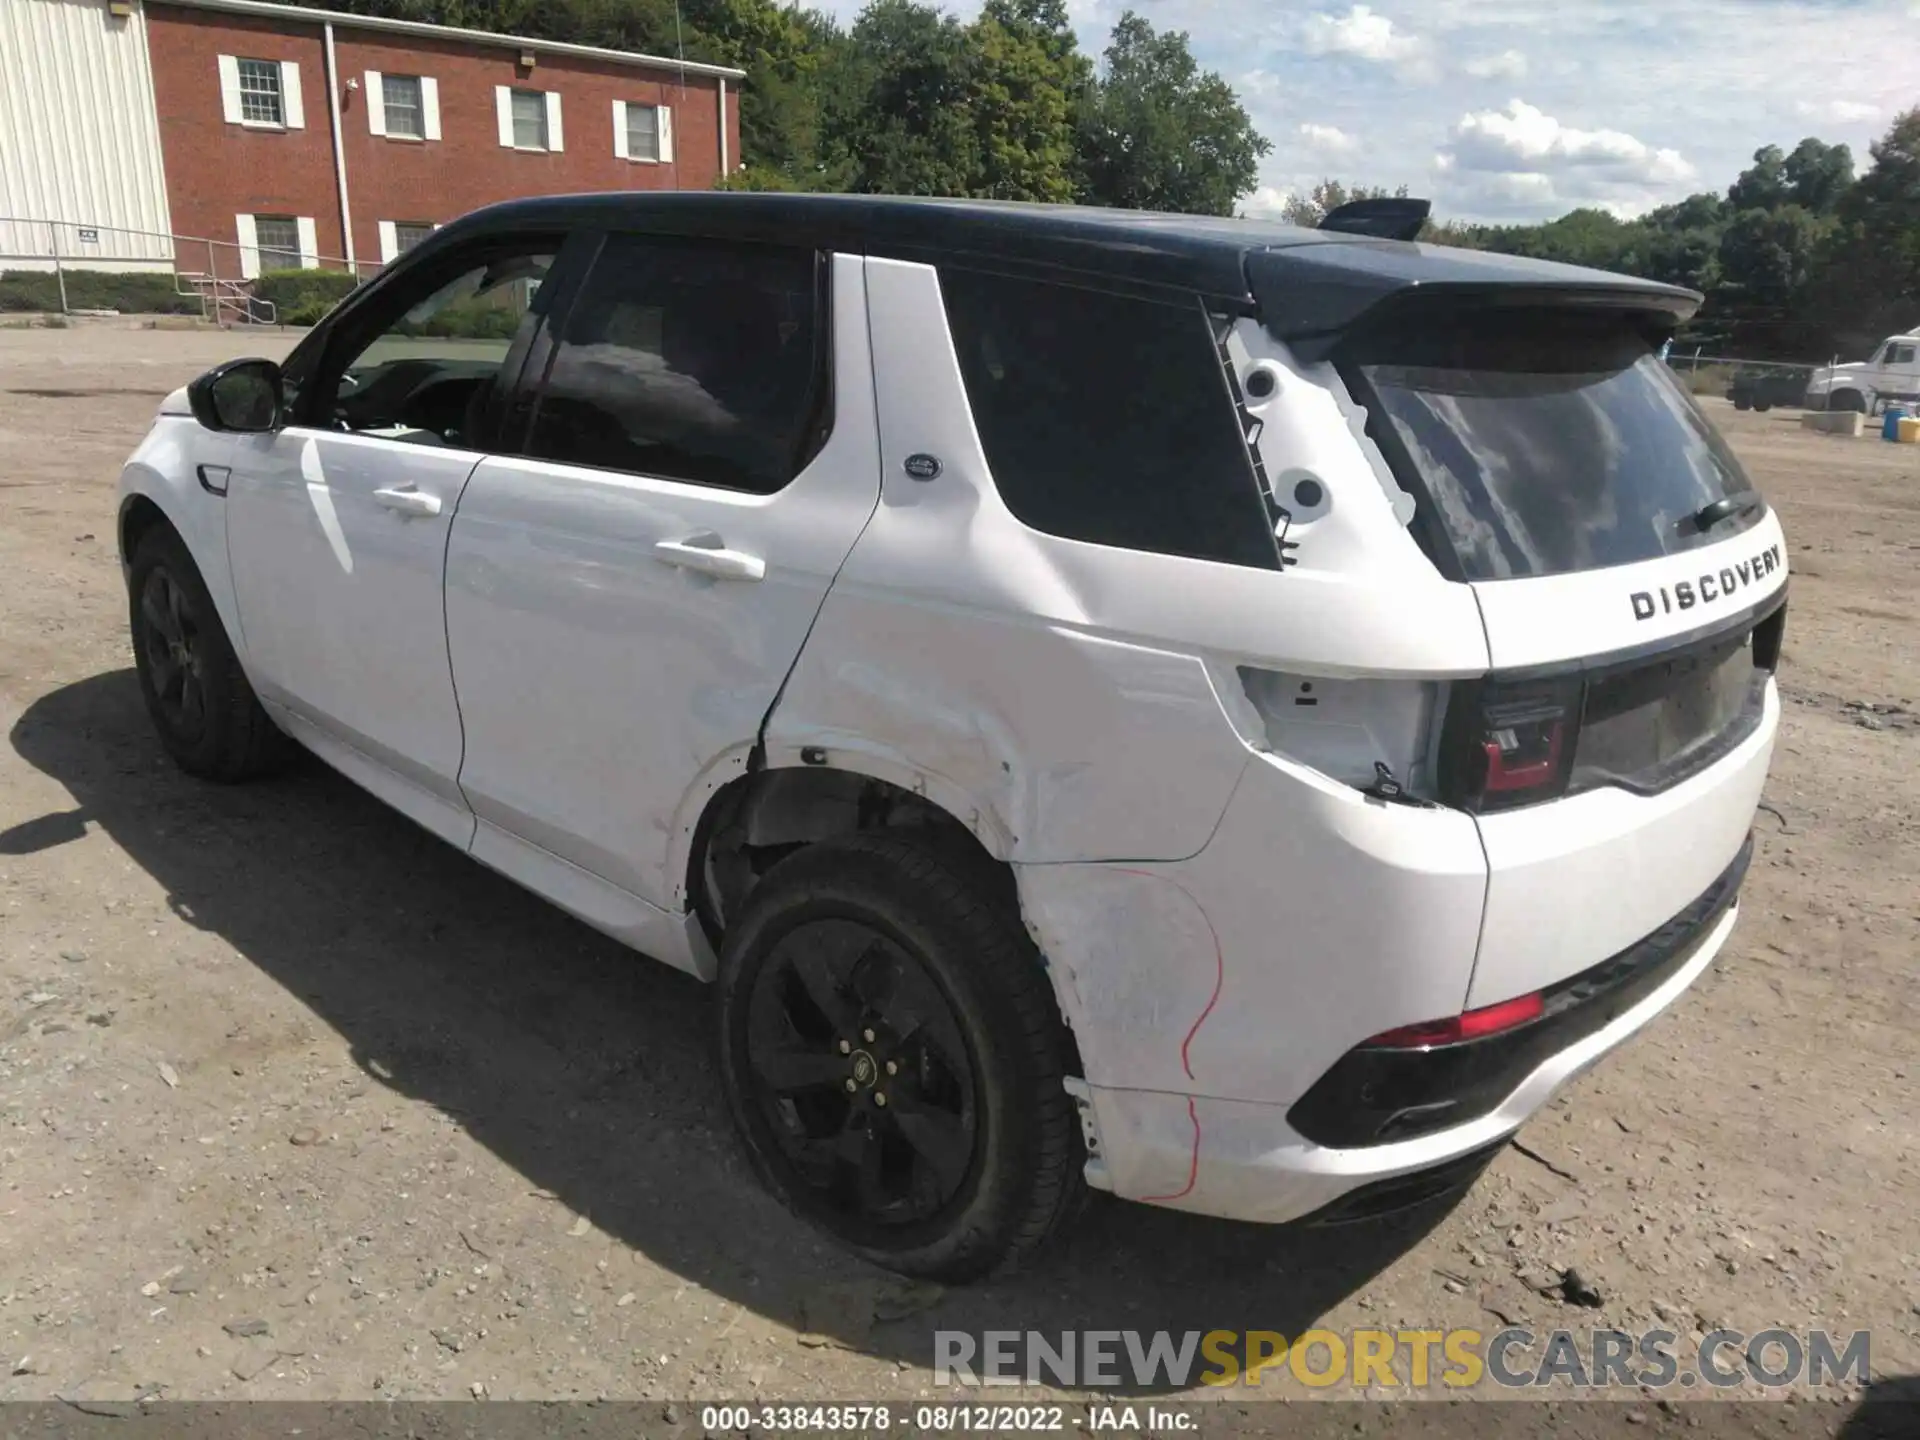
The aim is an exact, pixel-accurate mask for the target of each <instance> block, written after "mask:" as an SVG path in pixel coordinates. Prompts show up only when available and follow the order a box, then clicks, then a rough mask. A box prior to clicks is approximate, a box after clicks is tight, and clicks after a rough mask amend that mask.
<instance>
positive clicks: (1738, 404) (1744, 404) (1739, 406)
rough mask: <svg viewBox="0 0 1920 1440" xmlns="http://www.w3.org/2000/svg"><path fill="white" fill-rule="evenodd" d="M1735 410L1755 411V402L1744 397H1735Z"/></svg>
mask: <svg viewBox="0 0 1920 1440" xmlns="http://www.w3.org/2000/svg"><path fill="white" fill-rule="evenodd" d="M1733 408H1734V409H1736V410H1751V409H1753V401H1751V400H1749V399H1748V398H1747V397H1746V396H1744V395H1736V396H1734V397H1733Z"/></svg>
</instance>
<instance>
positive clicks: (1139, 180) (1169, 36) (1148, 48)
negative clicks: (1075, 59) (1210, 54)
mask: <svg viewBox="0 0 1920 1440" xmlns="http://www.w3.org/2000/svg"><path fill="white" fill-rule="evenodd" d="M1077 129H1078V139H1079V181H1080V183H1079V197H1078V198H1080V199H1081V200H1083V201H1085V202H1086V203H1088V204H1092V205H1112V206H1117V207H1119V208H1121V209H1128V210H1176V211H1185V212H1189V213H1192V214H1199V215H1231V214H1232V213H1233V205H1234V202H1235V201H1236V200H1237V199H1238V198H1239V197H1240V196H1242V195H1244V194H1246V193H1247V192H1248V191H1249V190H1251V189H1253V186H1254V181H1255V179H1256V178H1257V176H1258V173H1259V165H1260V160H1261V158H1262V157H1263V156H1265V155H1266V154H1268V153H1269V152H1270V151H1271V150H1272V148H1273V147H1272V145H1271V144H1270V143H1269V142H1268V141H1267V139H1266V138H1265V137H1264V136H1262V135H1261V134H1260V133H1259V132H1258V131H1257V130H1255V129H1254V127H1253V122H1252V120H1251V119H1250V118H1249V117H1248V115H1247V112H1246V110H1245V109H1244V108H1242V106H1241V104H1240V102H1239V100H1238V99H1237V98H1236V97H1235V95H1234V93H1233V90H1232V89H1231V88H1230V87H1229V86H1228V85H1227V83H1226V81H1224V80H1222V79H1221V78H1220V76H1219V75H1217V74H1215V73H1214V72H1213V71H1211V70H1202V69H1201V68H1200V66H1199V64H1198V63H1197V62H1196V61H1195V60H1194V58H1193V53H1192V51H1191V49H1190V48H1189V46H1188V40H1187V36H1186V34H1185V33H1184V32H1182V31H1177V30H1170V31H1165V32H1156V31H1155V30H1154V28H1153V26H1151V25H1150V24H1148V23H1147V22H1146V21H1145V20H1143V19H1142V18H1141V17H1140V16H1138V15H1136V14H1135V13H1134V12H1133V11H1131V10H1129V11H1127V12H1126V13H1125V14H1124V15H1122V16H1121V17H1120V23H1119V24H1117V25H1115V26H1114V27H1113V36H1112V39H1111V41H1110V42H1109V44H1108V45H1107V49H1106V55H1105V61H1104V64H1103V66H1102V68H1101V73H1100V75H1099V78H1098V80H1097V81H1096V82H1095V83H1094V84H1093V85H1092V86H1091V87H1089V88H1086V89H1084V90H1083V91H1082V99H1081V105H1080V110H1079V116H1078V125H1077Z"/></svg>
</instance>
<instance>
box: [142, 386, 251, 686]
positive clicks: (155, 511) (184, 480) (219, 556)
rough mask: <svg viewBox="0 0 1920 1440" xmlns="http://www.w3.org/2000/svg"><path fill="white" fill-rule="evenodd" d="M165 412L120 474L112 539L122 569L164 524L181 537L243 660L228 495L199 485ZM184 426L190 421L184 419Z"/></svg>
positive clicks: (184, 443) (181, 437) (186, 445)
mask: <svg viewBox="0 0 1920 1440" xmlns="http://www.w3.org/2000/svg"><path fill="white" fill-rule="evenodd" d="M170 419H171V417H165V416H163V417H162V418H161V420H160V422H159V423H158V424H157V425H156V427H155V429H154V431H153V433H152V434H150V435H149V436H148V437H147V440H146V442H145V443H144V444H143V445H142V446H141V447H140V449H139V450H138V451H137V452H135V454H134V457H133V458H132V459H131V460H129V461H128V462H127V464H126V466H125V467H124V468H123V469H122V470H121V472H120V508H119V511H118V513H117V515H116V518H115V532H116V534H115V538H116V540H117V542H118V544H119V549H120V564H121V568H122V570H123V571H125V570H127V569H129V568H130V567H131V566H132V564H133V552H134V547H135V546H137V545H138V544H139V543H140V541H141V539H142V538H144V537H145V536H146V535H148V534H150V533H152V531H153V530H154V529H155V528H156V527H158V526H162V525H164V526H165V527H167V528H168V529H170V530H172V531H173V533H174V534H175V535H177V536H179V537H180V543H181V544H183V545H184V546H186V549H187V554H188V556H189V557H191V558H192V560H193V564H194V568H195V569H196V570H198V571H199V572H200V580H201V583H202V584H204V585H205V586H206V587H207V594H208V595H210V596H211V597H212V598H213V607H214V610H215V611H216V612H217V613H218V615H219V617H220V623H221V624H222V625H223V626H225V627H226V631H227V638H228V640H229V642H230V643H231V644H232V645H233V649H234V653H235V654H236V655H238V656H239V657H240V659H241V661H242V662H243V663H244V662H245V660H246V653H247V652H246V637H245V635H244V633H243V632H242V628H241V625H240V613H239V605H238V602H237V600H236V598H235V596H234V591H233V576H232V573H231V572H230V570H229V568H228V565H227V512H226V499H225V497H224V496H222V495H219V494H217V493H215V492H213V491H210V490H205V489H202V488H201V486H200V483H199V481H198V479H197V478H196V476H195V466H194V463H193V456H192V454H191V453H190V448H191V442H190V441H189V440H188V438H187V437H186V435H185V434H183V433H182V431H181V426H180V424H179V423H170ZM185 423H186V424H192V423H193V422H191V421H187V422H185Z"/></svg>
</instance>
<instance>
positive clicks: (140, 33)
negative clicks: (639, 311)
mask: <svg viewBox="0 0 1920 1440" xmlns="http://www.w3.org/2000/svg"><path fill="white" fill-rule="evenodd" d="M0 15H4V18H0V52H4V57H5V58H0V89H4V88H6V87H8V86H9V85H12V84H16V83H17V84H18V85H19V86H20V87H21V93H23V94H26V95H28V96H29V97H30V100H31V101H32V102H33V103H30V104H29V105H27V106H22V107H0V265H9V264H19V263H32V262H34V261H35V260H36V259H37V260H42V261H44V260H45V259H46V257H47V256H48V251H49V243H50V240H51V243H53V244H57V245H59V246H60V248H61V249H63V250H64V251H66V252H67V257H68V258H67V263H69V264H76V263H77V264H85V263H89V260H88V258H87V257H86V252H85V250H84V249H81V250H80V252H79V253H80V255H81V258H80V259H78V260H76V259H74V258H73V256H74V249H75V247H76V246H84V245H91V246H93V247H94V248H95V249H96V250H97V251H98V257H97V258H98V262H99V263H100V264H102V265H105V266H112V267H115V268H135V267H137V268H162V266H163V265H164V264H172V265H174V266H176V267H177V268H178V269H180V270H183V271H196V272H199V271H205V270H207V269H209V268H211V269H214V270H216V271H218V272H221V273H222V274H224V275H226V276H230V277H231V276H234V272H235V271H236V270H237V271H239V272H240V273H241V274H244V275H252V274H255V273H258V271H259V270H260V269H262V268H276V267H279V266H292V265H316V264H328V265H335V266H337V265H340V264H343V263H353V264H355V265H357V266H358V267H359V268H361V269H362V270H365V269H367V268H369V266H370V265H374V264H379V263H381V262H384V261H386V260H390V259H392V258H393V257H394V256H395V255H397V254H399V253H400V252H402V251H404V250H405V249H406V248H407V247H408V246H409V245H411V244H413V243H414V242H416V241H417V240H418V239H419V238H420V237H421V236H423V235H425V234H426V233H428V232H429V231H430V230H431V229H432V227H433V226H435V225H438V224H442V223H444V222H446V221H448V220H451V219H453V218H454V217H456V216H458V215H461V214H464V213H465V212H466V211H469V210H472V209H475V208H477V207H478V206H481V205H485V204H489V203H491V202H493V201H496V200H504V199H509V198H512V197H514V196H521V195H545V194H555V193H564V192H568V191H582V190H652V189H709V188H711V187H712V186H713V184H714V183H715V181H716V180H717V179H719V177H720V176H722V175H724V174H726V173H727V172H728V171H729V170H731V169H733V168H736V167H737V165H738V156H739V153H740V127H739V111H738V107H737V104H736V103H735V102H736V100H737V86H736V82H737V81H738V80H739V79H740V78H742V73H743V72H741V71H738V70H730V69H725V68H721V67H717V66H711V65H699V64H693V63H687V64H684V65H683V64H681V63H679V62H678V61H675V60H672V59H666V58H662V57H658V56H646V55H635V54H627V53H624V52H620V51H613V50H601V49H594V48H590V47H586V46H578V45H564V44H558V43H555V42H551V41H540V40H526V39H521V38H518V37H514V36H507V35H494V34H488V33H484V32H480V31H469V30H457V29H450V28H447V27H444V26H436V25H423V24H417V23H413V22H409V21H399V20H387V19H378V18H369V17H364V16H354V15H342V14H337V13H334V12H330V11H325V10H315V9H306V8H299V7H292V6H283V5H273V4H266V3H261V0H0ZM9 42H12V43H9ZM15 68H18V69H20V71H21V73H20V75H19V76H17V77H16V76H15V75H13V74H11V73H7V72H9V71H11V70H13V69H15ZM102 76H104V77H106V78H105V84H104V86H103V85H102V83H101V81H100V79H99V78H98V77H102ZM21 127H24V133H20V134H9V133H6V131H7V130H8V129H10V128H21ZM9 156H11V158H8V157H9ZM23 206H24V208H22V207H23ZM46 222H62V223H56V224H48V223H46ZM69 236H73V237H76V238H73V239H69V238H68V237H69ZM167 236H172V237H178V238H175V239H173V240H172V241H171V242H170V241H169V240H168V239H167V238H165V237H167ZM85 237H91V238H90V239H89V238H85ZM143 237H144V238H143ZM208 241H210V242H213V243H212V244H211V245H208V244H206V243H204V242H208ZM196 242H203V243H196Z"/></svg>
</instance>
